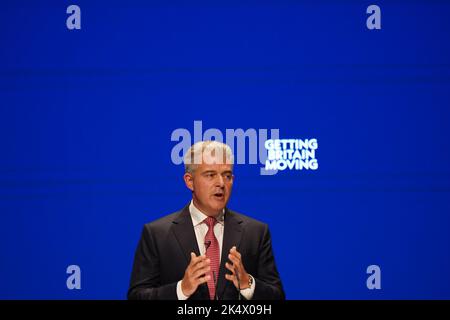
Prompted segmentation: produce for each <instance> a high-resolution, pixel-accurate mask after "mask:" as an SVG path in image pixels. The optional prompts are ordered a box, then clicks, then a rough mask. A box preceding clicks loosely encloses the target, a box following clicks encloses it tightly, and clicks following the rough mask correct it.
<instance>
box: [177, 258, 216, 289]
mask: <svg viewBox="0 0 450 320" xmlns="http://www.w3.org/2000/svg"><path fill="white" fill-rule="evenodd" d="M209 263H210V260H209V259H208V258H206V256H198V257H197V256H196V255H195V253H194V252H191V262H189V265H188V266H187V268H186V271H185V272H184V277H183V280H181V290H182V291H183V294H184V295H185V296H187V297H189V296H190V295H192V294H193V293H194V292H195V290H197V288H198V286H199V285H201V284H202V283H205V282H208V280H209V279H210V278H211V277H210V276H209V275H206V273H208V272H209V271H210V267H209Z"/></svg>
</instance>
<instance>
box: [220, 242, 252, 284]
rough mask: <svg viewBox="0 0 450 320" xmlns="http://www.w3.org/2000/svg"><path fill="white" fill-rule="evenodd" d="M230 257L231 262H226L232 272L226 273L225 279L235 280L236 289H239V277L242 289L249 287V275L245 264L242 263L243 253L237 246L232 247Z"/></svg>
mask: <svg viewBox="0 0 450 320" xmlns="http://www.w3.org/2000/svg"><path fill="white" fill-rule="evenodd" d="M228 259H230V261H231V262H232V264H231V263H228V262H227V263H225V267H226V268H227V269H228V270H230V271H231V274H225V279H227V280H230V281H233V284H234V286H235V287H236V289H239V284H238V281H237V277H236V272H237V276H238V277H239V282H240V289H247V288H249V285H248V280H249V275H248V273H247V271H245V268H244V265H243V264H242V260H241V254H240V253H239V251H237V250H236V247H233V248H231V249H230V254H229V255H228Z"/></svg>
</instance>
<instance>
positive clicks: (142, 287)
mask: <svg viewBox="0 0 450 320" xmlns="http://www.w3.org/2000/svg"><path fill="white" fill-rule="evenodd" d="M184 162H185V174H184V182H185V184H186V186H187V187H188V188H189V189H190V190H191V191H192V201H191V202H190V204H188V205H187V206H186V207H185V208H183V209H182V210H181V211H178V212H175V213H173V214H171V215H168V216H165V217H163V218H161V219H159V220H157V221H154V222H152V223H149V224H146V225H145V226H144V229H143V231H142V236H141V239H140V241H139V244H138V247H137V250H136V255H135V260H134V266H133V271H132V275H131V281H130V288H129V290H128V299H172V300H176V299H179V300H185V299H211V300H213V299H220V300H222V299H224V300H225V299H227V300H230V299H240V298H241V297H244V298H245V299H257V300H262V299H284V291H283V288H282V285H281V281H280V277H279V274H278V271H277V268H276V266H275V260H274V257H273V254H272V244H271V239H270V233H269V229H268V227H267V225H266V224H263V223H261V222H259V221H256V220H254V219H252V218H249V217H247V216H244V215H241V214H238V213H236V212H234V211H231V210H229V209H228V208H227V207H226V204H227V202H228V200H229V198H230V195H231V189H232V186H233V180H234V176H233V155H232V152H231V149H230V147H228V146H227V145H226V144H223V143H219V142H216V141H201V142H198V143H196V144H194V145H193V146H191V148H190V149H189V150H188V152H187V153H186V155H185V158H184Z"/></svg>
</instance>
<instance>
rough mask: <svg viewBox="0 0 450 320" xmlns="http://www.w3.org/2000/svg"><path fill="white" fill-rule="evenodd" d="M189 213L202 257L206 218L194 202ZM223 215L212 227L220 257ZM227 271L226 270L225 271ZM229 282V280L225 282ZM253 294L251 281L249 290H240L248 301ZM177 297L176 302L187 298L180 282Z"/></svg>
mask: <svg viewBox="0 0 450 320" xmlns="http://www.w3.org/2000/svg"><path fill="white" fill-rule="evenodd" d="M189 212H190V213H191V219H192V225H193V226H194V231H195V237H196V238H197V244H198V248H199V250H200V254H201V255H204V254H205V253H206V247H205V236H206V233H207V232H208V225H207V224H206V223H203V221H204V220H205V219H206V218H207V217H208V216H207V215H206V214H204V213H203V212H201V211H200V210H199V209H198V208H197V207H196V206H195V205H194V201H191V204H190V205H189ZM224 213H225V210H223V211H222V213H221V214H219V216H218V217H217V218H216V219H217V223H216V225H215V226H214V235H215V236H216V238H217V242H219V249H220V255H219V257H222V242H223V230H224V227H225V224H224ZM244 267H245V266H244ZM227 270H228V269H227ZM226 281H229V280H226ZM254 292H255V281H253V283H252V285H251V287H250V288H247V289H242V290H241V294H242V295H243V296H244V298H245V299H247V300H250V299H251V298H252V297H253V293H254ZM177 296H178V300H186V299H187V298H189V297H187V296H185V295H184V294H183V290H181V280H180V281H178V283H177Z"/></svg>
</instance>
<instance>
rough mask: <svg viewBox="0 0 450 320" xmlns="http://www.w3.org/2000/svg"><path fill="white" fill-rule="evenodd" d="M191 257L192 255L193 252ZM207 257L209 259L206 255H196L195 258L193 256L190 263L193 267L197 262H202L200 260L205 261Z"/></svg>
mask: <svg viewBox="0 0 450 320" xmlns="http://www.w3.org/2000/svg"><path fill="white" fill-rule="evenodd" d="M194 255H195V253H194ZM191 257H192V254H191ZM206 259H207V258H206V256H205V255H203V256H198V257H195V258H193V259H192V260H191V263H190V265H191V266H192V267H193V266H195V265H196V264H198V263H200V262H202V261H204V260H206Z"/></svg>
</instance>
